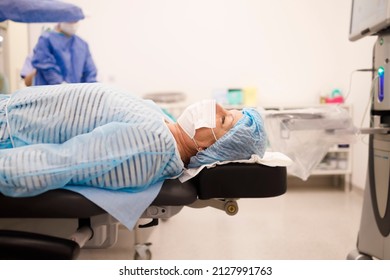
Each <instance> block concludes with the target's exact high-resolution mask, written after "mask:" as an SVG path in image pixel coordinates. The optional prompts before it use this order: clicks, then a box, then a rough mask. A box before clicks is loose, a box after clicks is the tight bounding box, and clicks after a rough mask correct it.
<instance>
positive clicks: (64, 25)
mask: <svg viewBox="0 0 390 280" xmlns="http://www.w3.org/2000/svg"><path fill="white" fill-rule="evenodd" d="M78 27H79V25H78V23H77V22H76V23H70V22H61V23H60V29H61V31H63V32H64V33H66V34H67V35H70V36H72V35H74V34H76V32H77V29H78Z"/></svg>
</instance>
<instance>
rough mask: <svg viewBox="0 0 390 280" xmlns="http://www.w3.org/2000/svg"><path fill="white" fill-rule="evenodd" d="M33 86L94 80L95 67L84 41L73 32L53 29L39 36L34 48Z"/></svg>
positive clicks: (95, 74) (90, 81)
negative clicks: (69, 34)
mask: <svg viewBox="0 0 390 280" xmlns="http://www.w3.org/2000/svg"><path fill="white" fill-rule="evenodd" d="M32 65H33V67H34V68H35V69H37V74H36V76H35V85H55V84H61V83H63V82H66V83H92V82H96V76H97V69H96V66H95V63H94V61H93V59H92V55H91V53H90V50H89V46H88V44H87V43H86V42H85V41H84V40H83V39H81V38H80V37H79V36H77V35H73V36H67V35H65V34H63V33H60V32H56V31H49V32H45V33H43V34H42V35H41V37H40V38H39V40H38V43H37V45H36V46H35V48H34V55H33V58H32Z"/></svg>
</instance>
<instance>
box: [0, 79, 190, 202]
mask: <svg viewBox="0 0 390 280" xmlns="http://www.w3.org/2000/svg"><path fill="white" fill-rule="evenodd" d="M164 122H165V120H164V114H163V112H162V111H161V110H160V109H158V107H157V106H156V105H155V104H153V103H151V102H147V101H145V100H142V99H139V98H137V97H134V96H131V95H129V94H126V93H124V92H122V91H120V90H117V89H114V88H111V87H108V86H105V85H102V84H99V83H92V84H65V85H55V86H37V87H30V88H25V89H22V90H20V91H18V92H16V93H14V94H13V95H11V97H6V96H4V97H3V98H2V99H1V100H0V191H1V192H2V193H4V194H6V195H9V196H30V195H36V194H39V193H42V192H44V191H47V190H49V189H55V188H60V187H63V186H65V185H67V184H68V185H81V186H92V187H98V188H105V189H122V190H128V191H139V190H142V189H144V188H147V187H148V186H150V185H152V184H154V183H156V182H159V181H162V180H164V179H167V178H173V177H177V176H178V175H180V174H181V172H182V169H183V163H182V161H181V159H180V155H179V153H178V151H177V148H176V143H175V140H174V138H173V136H172V134H171V133H170V131H169V129H168V127H167V126H166V125H165V123H164Z"/></svg>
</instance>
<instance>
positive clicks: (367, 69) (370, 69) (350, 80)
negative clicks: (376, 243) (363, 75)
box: [344, 68, 375, 101]
mask: <svg viewBox="0 0 390 280" xmlns="http://www.w3.org/2000/svg"><path fill="white" fill-rule="evenodd" d="M356 72H371V73H373V72H375V69H374V68H363V69H356V70H354V71H352V72H351V74H350V76H349V86H348V92H347V94H346V95H345V98H344V101H347V99H348V97H349V94H350V93H351V86H352V75H353V74H355V73H356Z"/></svg>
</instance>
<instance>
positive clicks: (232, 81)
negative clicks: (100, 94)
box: [69, 0, 375, 188]
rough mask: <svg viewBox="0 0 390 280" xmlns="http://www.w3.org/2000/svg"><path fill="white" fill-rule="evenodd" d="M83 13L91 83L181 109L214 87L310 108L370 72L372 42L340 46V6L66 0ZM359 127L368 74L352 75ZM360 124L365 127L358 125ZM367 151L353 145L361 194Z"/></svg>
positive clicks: (343, 13) (335, 1) (343, 36)
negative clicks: (169, 101)
mask: <svg viewBox="0 0 390 280" xmlns="http://www.w3.org/2000/svg"><path fill="white" fill-rule="evenodd" d="M69 2H72V3H75V4H77V5H79V6H80V7H82V8H83V10H84V12H85V13H86V14H87V15H88V17H87V19H85V20H84V21H83V22H82V23H81V27H80V31H79V35H81V36H82V37H83V38H85V39H86V40H87V41H88V42H89V43H90V47H91V50H92V53H93V56H94V58H95V61H96V63H97V66H98V68H99V77H100V81H102V82H106V83H113V84H115V85H117V86H120V87H122V88H125V89H127V90H129V91H131V92H133V93H136V94H139V95H142V94H145V93H150V92H162V91H180V92H184V93H186V94H187V95H188V97H189V98H188V99H189V102H192V101H194V100H198V99H202V98H208V97H211V96H212V92H213V90H214V89H217V88H227V87H247V86H252V87H256V88H257V89H258V92H259V96H258V97H259V105H260V106H264V107H266V106H274V105H279V106H280V105H289V106H290V105H313V104H317V103H318V99H319V94H320V92H321V91H329V90H331V89H332V88H335V87H338V88H341V89H342V90H343V91H344V93H345V94H346V93H347V91H348V88H349V84H350V77H351V73H352V71H354V70H355V69H358V68H369V67H370V66H371V56H372V46H373V43H374V40H375V38H365V39H362V40H360V41H358V42H353V43H352V42H349V41H348V28H349V18H350V9H351V1H350V0H348V1H347V0H315V1H313V0H294V1H291V0H279V1H270V0H268V1H266V0H164V1H159V0H111V1H107V0H94V1H89V0H69ZM351 85H352V86H351V93H350V97H349V99H348V101H349V102H350V103H352V104H353V110H354V120H355V124H356V125H357V126H360V121H361V119H362V115H363V111H364V108H365V105H366V103H367V102H368V96H369V88H370V74H368V73H355V74H353V75H352V84H351ZM367 120H368V119H366V124H367ZM366 164H367V145H365V144H363V142H361V141H360V142H359V143H357V144H356V145H355V146H354V172H353V179H352V182H353V184H354V185H357V186H359V187H361V188H363V187H364V182H365V175H366V174H365V173H366Z"/></svg>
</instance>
